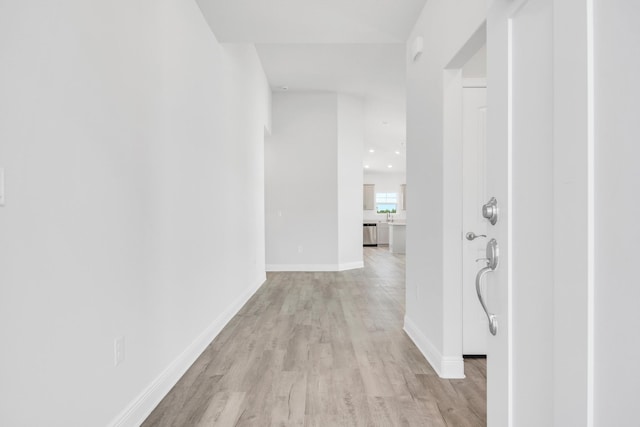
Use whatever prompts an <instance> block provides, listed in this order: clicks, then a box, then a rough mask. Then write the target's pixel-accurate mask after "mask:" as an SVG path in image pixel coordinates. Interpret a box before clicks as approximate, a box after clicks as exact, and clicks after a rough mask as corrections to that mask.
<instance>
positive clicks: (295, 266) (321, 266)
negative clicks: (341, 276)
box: [267, 264, 338, 272]
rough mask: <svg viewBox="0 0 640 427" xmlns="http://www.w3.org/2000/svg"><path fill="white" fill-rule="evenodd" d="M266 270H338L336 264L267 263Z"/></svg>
mask: <svg viewBox="0 0 640 427" xmlns="http://www.w3.org/2000/svg"><path fill="white" fill-rule="evenodd" d="M267 271H308V272H313V271H338V264H267Z"/></svg>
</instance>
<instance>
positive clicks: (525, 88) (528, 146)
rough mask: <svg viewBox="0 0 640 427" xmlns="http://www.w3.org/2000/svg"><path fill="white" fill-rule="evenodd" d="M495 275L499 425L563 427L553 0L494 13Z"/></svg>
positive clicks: (493, 377) (492, 358)
mask: <svg viewBox="0 0 640 427" xmlns="http://www.w3.org/2000/svg"><path fill="white" fill-rule="evenodd" d="M487 55H488V57H487V87H488V99H487V101H488V102H487V106H488V114H487V195H488V197H495V198H496V200H497V206H498V210H499V215H498V220H497V222H496V223H495V225H488V228H487V235H488V237H489V238H495V239H496V241H497V244H498V249H499V265H498V267H497V268H496V270H495V271H493V272H490V273H488V274H486V276H485V278H484V280H485V281H486V282H485V286H486V289H487V306H488V310H489V312H491V313H492V314H494V315H495V316H496V319H497V323H498V327H497V333H496V334H495V335H489V339H488V347H487V421H488V425H489V426H490V427H502V426H549V425H553V419H552V416H553V408H552V399H553V397H552V396H553V378H552V373H553V332H554V331H553V327H552V325H553V323H552V321H553V319H552V313H553V258H552V256H553V235H552V232H553V202H554V201H553V181H552V180H553V106H554V105H553V1H552V0H494V1H493V2H492V4H491V7H490V9H489V13H488V16H487Z"/></svg>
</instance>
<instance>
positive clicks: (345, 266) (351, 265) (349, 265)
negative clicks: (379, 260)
mask: <svg viewBox="0 0 640 427" xmlns="http://www.w3.org/2000/svg"><path fill="white" fill-rule="evenodd" d="M357 268H364V261H356V262H345V263H342V264H338V271H346V270H355V269H357Z"/></svg>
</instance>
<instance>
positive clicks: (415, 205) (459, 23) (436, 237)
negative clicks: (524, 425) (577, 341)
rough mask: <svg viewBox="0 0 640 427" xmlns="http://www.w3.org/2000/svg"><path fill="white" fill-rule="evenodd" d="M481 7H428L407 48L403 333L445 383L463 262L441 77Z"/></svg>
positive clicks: (453, 361) (454, 348)
mask: <svg viewBox="0 0 640 427" xmlns="http://www.w3.org/2000/svg"><path fill="white" fill-rule="evenodd" d="M486 6H487V3H486V2H481V1H480V2H479V1H471V0H457V1H447V0H429V1H428V2H427V3H426V5H425V8H424V10H423V11H422V13H421V15H420V17H419V18H418V21H417V23H416V25H415V27H414V29H413V30H412V32H411V35H410V37H409V39H408V41H407V61H408V62H407V188H409V189H410V196H409V197H410V202H409V203H410V209H409V210H408V212H407V223H408V225H407V276H406V277H407V279H406V280H407V295H406V297H407V298H406V299H407V306H406V307H407V308H406V318H405V329H406V330H407V331H408V332H409V334H410V335H411V336H412V338H413V339H414V341H415V342H416V343H417V344H418V345H419V347H420V348H421V350H422V351H423V353H425V354H426V355H427V357H428V359H429V361H430V362H431V363H432V364H433V365H434V368H435V369H436V371H438V372H439V373H440V374H442V375H445V376H459V375H460V369H461V366H462V358H461V340H460V339H455V338H453V340H452V338H451V337H452V336H455V335H453V334H451V333H448V334H445V333H444V331H445V330H447V331H449V332H450V331H451V330H452V328H456V327H457V325H459V324H460V317H461V315H460V310H459V307H458V308H455V306H456V305H458V306H459V304H460V301H459V300H458V301H455V298H453V299H451V298H445V295H446V294H447V291H450V290H452V289H458V288H459V287H460V282H459V281H458V280H457V279H456V277H458V276H459V270H460V258H459V256H458V255H459V254H457V252H456V250H455V248H454V249H451V247H452V245H451V242H454V241H459V239H460V233H461V230H460V221H459V220H458V218H460V200H459V199H460V198H459V197H455V194H456V193H455V191H454V189H455V188H457V187H459V186H460V185H461V182H460V181H461V175H460V174H459V173H457V172H458V169H456V167H455V166H452V163H455V162H456V160H455V159H456V156H457V154H456V153H455V152H452V151H451V150H452V149H453V147H445V145H444V144H443V141H444V138H443V131H444V129H443V119H444V117H443V109H444V106H443V93H444V90H445V82H444V69H445V67H446V66H447V64H448V63H449V61H451V60H452V59H453V57H454V55H455V54H456V53H457V52H458V50H459V49H461V48H462V47H463V45H464V44H465V42H466V41H467V40H468V39H469V38H470V37H471V36H472V34H474V32H475V31H476V30H477V29H478V28H479V27H480V25H481V24H482V22H483V20H484V17H485V16H486ZM461 11H464V13H461ZM417 36H422V37H423V38H424V51H423V53H422V55H421V56H420V57H419V59H418V60H417V61H416V62H413V61H412V60H411V59H410V57H411V55H410V53H409V52H410V50H411V45H412V43H413V41H414V39H415V37H417ZM447 149H448V150H449V151H447ZM445 189H447V191H445ZM414 216H415V218H416V220H415V221H414V220H413V219H412V218H414ZM456 256H458V257H457V258H456ZM452 266H453V267H452ZM447 269H448V270H447ZM451 271H453V272H454V273H456V272H457V274H450V273H451ZM447 274H450V277H449V276H447ZM453 294H454V296H455V292H454V293H453ZM449 306H451V307H449ZM458 329H459V327H458ZM447 340H450V341H447Z"/></svg>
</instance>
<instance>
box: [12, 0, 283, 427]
mask: <svg viewBox="0 0 640 427" xmlns="http://www.w3.org/2000/svg"><path fill="white" fill-rule="evenodd" d="M0 63H2V64H4V65H3V66H2V67H0V167H4V168H5V171H6V176H5V180H6V195H7V199H6V206H4V207H0V235H2V239H0V283H1V293H2V297H1V298H0V324H2V327H1V328H0V342H2V348H3V350H2V352H1V354H0V378H2V381H0V424H1V425H7V426H9V425H11V426H21V425H24V426H34V425H47V426H65V427H68V426H87V425H107V424H108V423H109V422H111V421H113V422H117V423H118V422H122V423H124V425H137V423H139V422H140V421H141V417H144V416H145V415H146V413H147V411H149V410H150V409H152V407H153V405H155V403H157V399H159V398H161V397H162V395H163V394H164V393H165V392H166V391H168V387H170V386H171V385H172V384H173V383H172V382H173V381H175V380H176V379H177V378H178V377H179V376H180V375H181V373H182V370H183V369H186V368H187V367H188V366H189V364H190V363H191V362H192V361H193V357H195V356H196V355H197V354H198V353H199V352H200V351H201V350H202V349H203V347H204V346H205V345H206V344H207V343H208V342H209V341H210V339H211V338H212V337H213V336H215V335H216V333H217V332H218V331H219V329H220V328H221V327H222V326H223V325H224V323H225V322H226V320H227V319H228V318H229V317H230V316H231V315H233V314H234V313H235V310H237V309H238V308H239V307H240V305H241V304H242V303H243V302H244V301H245V300H246V298H247V297H248V296H250V295H251V294H252V293H253V292H254V291H255V289H256V287H257V286H258V285H260V284H261V283H262V281H263V280H264V278H265V277H264V259H263V258H262V256H263V255H262V250H261V249H260V248H261V246H263V244H264V241H263V231H264V226H263V175H262V167H263V166H262V165H263V159H262V150H263V132H264V130H263V129H264V126H265V125H267V119H268V104H269V96H270V95H269V89H268V86H267V83H266V79H265V77H264V74H263V72H262V69H261V66H260V63H259V61H258V58H257V55H256V53H255V50H254V48H253V47H251V46H238V47H230V46H229V47H223V46H221V45H219V44H218V43H217V42H216V39H215V38H214V37H213V35H212V34H211V31H210V29H209V28H208V26H207V24H206V23H205V21H204V19H203V18H202V16H201V13H200V10H199V9H198V7H197V5H196V3H195V2H194V1H184V0H180V1H178V0H162V1H156V2H147V1H138V0H134V1H131V0H127V1H123V0H115V1H109V2H94V1H91V2H85V1H73V0H61V1H56V2H42V1H33V0H25V1H20V2H2V3H0ZM229 202H230V204H229ZM118 336H124V337H125V340H126V360H125V362H124V363H123V364H122V365H120V366H119V367H117V368H116V367H114V338H115V337H118ZM172 363H174V364H173V365H172ZM148 387H151V388H148ZM145 392H148V393H149V394H148V395H143V394H142V393H145ZM131 404H138V405H139V406H137V407H129V405H131ZM125 410H131V412H129V413H124V412H123V411H125Z"/></svg>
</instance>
